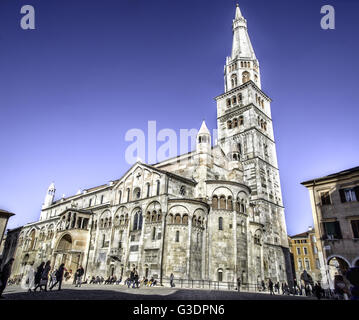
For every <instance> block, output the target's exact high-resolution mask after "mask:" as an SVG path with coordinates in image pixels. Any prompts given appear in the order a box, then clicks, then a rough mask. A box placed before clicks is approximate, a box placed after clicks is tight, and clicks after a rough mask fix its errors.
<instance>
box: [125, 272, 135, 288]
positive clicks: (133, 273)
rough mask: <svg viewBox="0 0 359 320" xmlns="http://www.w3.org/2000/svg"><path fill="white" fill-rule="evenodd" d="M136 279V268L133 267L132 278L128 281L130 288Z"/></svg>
mask: <svg viewBox="0 0 359 320" xmlns="http://www.w3.org/2000/svg"><path fill="white" fill-rule="evenodd" d="M134 280H135V269H133V270H132V271H131V273H130V279H129V281H127V286H128V288H129V287H130V286H131V283H133V282H134Z"/></svg>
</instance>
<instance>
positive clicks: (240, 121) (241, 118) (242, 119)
mask: <svg viewBox="0 0 359 320" xmlns="http://www.w3.org/2000/svg"><path fill="white" fill-rule="evenodd" d="M238 119H239V125H240V126H243V124H244V118H243V116H240V117H239V118H238Z"/></svg>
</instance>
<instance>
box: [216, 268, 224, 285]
mask: <svg viewBox="0 0 359 320" xmlns="http://www.w3.org/2000/svg"><path fill="white" fill-rule="evenodd" d="M217 278H218V281H219V282H222V281H223V271H222V269H218V272H217Z"/></svg>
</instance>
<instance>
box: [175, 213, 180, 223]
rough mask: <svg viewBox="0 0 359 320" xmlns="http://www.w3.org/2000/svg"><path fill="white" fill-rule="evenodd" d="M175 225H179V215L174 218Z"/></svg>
mask: <svg viewBox="0 0 359 320" xmlns="http://www.w3.org/2000/svg"><path fill="white" fill-rule="evenodd" d="M175 223H176V224H180V223H181V216H180V215H179V214H176V216H175Z"/></svg>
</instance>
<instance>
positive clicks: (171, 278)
mask: <svg viewBox="0 0 359 320" xmlns="http://www.w3.org/2000/svg"><path fill="white" fill-rule="evenodd" d="M174 279H175V276H174V275H173V273H171V275H170V285H171V288H173V287H174V286H175V284H174V282H173V281H174Z"/></svg>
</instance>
